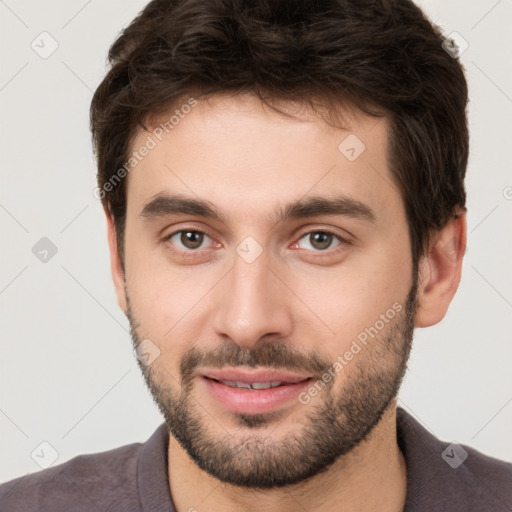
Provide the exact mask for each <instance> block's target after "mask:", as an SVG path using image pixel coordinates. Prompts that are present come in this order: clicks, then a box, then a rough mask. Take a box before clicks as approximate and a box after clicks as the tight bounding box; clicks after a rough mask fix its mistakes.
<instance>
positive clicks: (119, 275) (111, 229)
mask: <svg viewBox="0 0 512 512" xmlns="http://www.w3.org/2000/svg"><path fill="white" fill-rule="evenodd" d="M103 211H104V212H105V216H106V218H107V233H108V246H109V250H110V271H111V272H112V279H113V281H114V287H115V290H116V295H117V303H118V304H119V307H120V308H121V309H122V310H123V311H124V314H125V315H126V313H127V310H128V308H127V301H126V290H125V285H124V283H125V277H124V272H123V267H122V265H121V258H120V256H119V251H118V246H117V238H116V228H115V225H114V217H113V216H112V214H111V213H110V212H109V211H108V209H107V208H106V207H103Z"/></svg>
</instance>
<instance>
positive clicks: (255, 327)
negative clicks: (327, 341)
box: [214, 251, 293, 348]
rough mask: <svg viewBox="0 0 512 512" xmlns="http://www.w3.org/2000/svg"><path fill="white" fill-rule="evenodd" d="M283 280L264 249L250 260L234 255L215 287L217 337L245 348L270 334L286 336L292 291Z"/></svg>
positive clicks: (289, 329) (278, 336)
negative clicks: (222, 277) (270, 262)
mask: <svg viewBox="0 0 512 512" xmlns="http://www.w3.org/2000/svg"><path fill="white" fill-rule="evenodd" d="M283 281H285V280H284V279H283V277H282V276H279V274H278V272H276V271H275V270H273V269H272V268H270V266H269V261H268V258H267V257H266V255H265V251H264V252H263V253H262V254H261V255H260V256H259V257H258V258H257V259H256V260H255V261H253V262H252V263H248V262H246V261H245V260H244V259H243V258H242V257H240V256H239V255H238V254H235V256H234V263H233V267H232V269H231V271H230V272H229V273H228V275H227V276H226V277H225V278H224V279H223V280H222V281H221V283H219V286H217V287H216V294H217V296H216V297H215V302H216V304H217V307H216V313H215V320H214V328H215V333H216V334H217V336H219V337H223V338H228V339H230V340H231V341H233V342H234V343H237V344H238V345H240V346H241V347H246V348H251V347H254V346H255V345H257V344H258V341H259V340H261V339H262V338H264V337H268V336H270V335H272V336H273V337H276V338H278V339H279V338H287V337H289V336H290V335H291V329H292V315H291V310H290V307H289V306H290V303H291V301H292V298H293V293H292V292H291V291H290V290H289V289H288V288H287V287H286V285H285V284H284V283H283Z"/></svg>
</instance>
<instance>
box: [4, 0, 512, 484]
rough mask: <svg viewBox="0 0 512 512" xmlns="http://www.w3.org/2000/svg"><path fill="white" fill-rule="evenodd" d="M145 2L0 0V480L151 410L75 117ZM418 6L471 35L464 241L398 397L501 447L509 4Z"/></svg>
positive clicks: (430, 420) (112, 441)
mask: <svg viewBox="0 0 512 512" xmlns="http://www.w3.org/2000/svg"><path fill="white" fill-rule="evenodd" d="M145 3H146V2H144V1H136V0H103V1H99V0H89V1H83V0H72V1H71V0H67V1H66V2H64V1H60V2H59V1H55V2H35V1H26V2H19V1H18V2H16V1H15V0H6V1H0V34H1V36H0V38H1V45H0V62H1V68H0V108H1V116H0V123H1V128H0V143H1V153H0V155H1V163H0V169H1V187H0V230H1V247H2V251H1V266H0V343H1V360H0V361H1V366H0V432H1V434H0V461H1V464H0V481H6V480H9V479H11V478H14V477H17V476H21V475H23V474H26V473H29V472H33V471H37V470H39V469H40V466H39V465H38V464H37V463H36V462H35V460H37V457H36V456H34V455H33V456H31V454H34V453H36V454H37V453H42V451H43V452H44V453H45V455H44V457H43V459H41V462H40V463H42V464H50V463H52V464H53V465H55V464H59V463H61V462H65V461H66V460H69V459H70V458H72V457H74V456H75V455H78V454H81V453H93V452H98V451H104V450H108V449H111V448H115V447H117V446H120V445H123V444H127V443H131V442H139V441H145V440H146V439H147V438H148V437H149V436H150V435H151V433H152V432H153V431H154V429H155V428H156V427H157V426H158V425H159V424H160V423H161V422H162V421H163V420H162V418H161V416H160V413H159V412H158V410H157V407H156V405H154V404H153V402H152V399H151V397H150V395H149V392H148V391H147V390H146V387H145V384H144V381H143V379H142V377H141V375H140V373H139V370H138V367H137V364H136V360H135V357H134V354H133V352H132V349H131V339H130V336H129V329H128V321H127V319H126V318H125V317H124V315H123V313H122V311H120V309H119V308H118V306H117V303H116V299H115V294H114V288H113V284H112V280H111V276H110V268H109V255H108V247H107V241H106V228H105V221H104V217H103V212H102V209H101V206H100V203H99V201H98V200H97V199H96V198H95V197H94V196H93V189H94V187H95V172H96V170H95V163H94V160H93V155H92V149H91V143H90V133H89V128H88V121H89V120H88V108H89V103H90V100H91V97H92V92H93V91H94V89H95V88H96V87H97V85H98V84H99V82H100V81H101V79H102V78H103V76H104V73H105V59H106V54H107V50H108V48H109V46H110V44H111V43H112V42H113V41H114V38H115V37H116V35H117V34H118V33H119V31H120V30H121V29H122V28H123V27H124V26H126V25H127V24H128V23H129V22H130V21H131V19H132V18H133V17H134V16H135V15H136V14H137V13H138V11H139V10H140V9H142V7H143V6H144V5H145ZM421 5H422V6H423V7H424V8H425V9H426V11H427V13H428V14H429V15H430V16H431V17H432V19H433V20H434V21H435V22H436V23H437V24H439V25H440V26H441V27H442V28H443V31H444V33H445V35H448V34H450V33H451V32H453V31H456V32H458V33H459V34H460V35H461V36H462V37H463V38H464V39H465V40H466V41H467V43H468V45H469V46H468V48H467V50H466V51H465V52H464V53H463V54H462V56H461V60H462V62H463V64H464V66H465V68H466V73H467V78H468V81H469V86H470V109H469V112H470V125H471V157H470V162H469V168H468V177H467V189H468V210H469V213H468V233H469V238H468V247H467V252H466V256H465V263H464V268H463V275H462V282H461V285H460V287H459V291H458V293H457V295H456V297H455V299H454V301H453V303H452V305H451V307H450V310H449V311H448V314H447V316H446V317H445V319H444V320H443V321H442V322H441V323H440V324H438V325H437V326H434V327H430V328H427V329H417V330H416V334H415V341H414V347H413V352H412V356H411V360H410V363H409V372H408V374H407V377H406V380H405V382H404V385H403V388H402V391H401V393H400V405H401V406H402V407H404V408H405V409H407V410H409V411H410V412H411V413H412V414H413V415H414V416H415V417H416V418H418V419H419V420H420V421H421V422H422V423H423V424H424V425H425V426H426V427H427V428H428V429H429V430H430V431H431V432H432V433H433V434H435V435H436V436H438V437H440V438H441V439H444V440H446V441H447V442H451V441H455V442H459V443H462V444H469V445H471V446H473V447H475V448H477V449H479V450H481V451H482V452H484V453H486V454H489V455H492V456H495V457H498V458H502V459H506V460H509V461H512V442H511V437H510V432H512V372H511V362H512V344H511V335H510V333H511V330H512V315H511V312H512V291H511V290H512V286H511V285H512V272H511V270H510V262H511V261H512V237H511V233H512V230H511V224H512V215H511V210H512V200H511V198H512V175H511V172H510V169H511V165H510V164H511V160H512V156H511V141H512V136H511V135H512V134H511V114H512V99H511V98H512V77H511V68H510V62H511V61H512V55H511V53H512V31H511V30H510V19H512V0H500V1H496V0H489V1H487V0H480V1H472V2H468V1H467V0H465V1H463V0H458V1H449V2H447V1H446V0H424V1H423V2H421ZM44 31H46V32H48V33H49V34H50V35H49V36H48V35H43V36H41V35H40V34H41V33H42V32H44ZM41 38H44V42H43V43H41ZM33 41H34V43H32V42H33ZM54 41H56V42H54ZM31 44H32V45H33V46H35V47H36V48H38V51H39V52H42V51H43V50H44V51H50V50H51V49H52V46H51V45H52V44H54V45H55V44H58V48H57V49H56V50H55V51H54V53H53V54H51V55H50V56H47V58H42V57H41V56H40V53H36V51H34V49H33V47H32V46H31ZM37 45H38V46H37ZM43 237H47V238H48V239H49V240H51V242H52V243H53V244H54V245H55V247H56V249H57V252H56V254H54V255H53V256H52V255H51V252H50V253H48V256H47V259H48V261H46V262H42V261H40V260H39V259H38V258H37V257H36V256H35V255H34V253H33V250H32V249H33V247H34V246H35V245H36V244H37V243H38V242H39V241H40V239H41V238H43ZM39 243H44V242H39ZM46 243H47V242H46ZM36 247H38V246H36ZM36 252H37V251H36ZM41 442H46V443H49V444H50V445H51V446H52V447H53V449H54V450H55V452H56V455H57V456H58V458H57V459H56V460H55V461H53V460H52V455H53V454H54V452H53V451H52V448H49V447H48V445H41V444H40V443H41ZM41 450H42V451H41ZM440 456H441V454H440Z"/></svg>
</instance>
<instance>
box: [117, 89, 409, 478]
mask: <svg viewBox="0 0 512 512" xmlns="http://www.w3.org/2000/svg"><path fill="white" fill-rule="evenodd" d="M185 111H186V115H185V114H183V113H182V116H179V122H178V123H176V124H173V128H172V130H168V131H169V133H165V131H164V132H163V133H160V132H161V131H162V130H160V131H159V130H158V129H157V130H156V131H155V132H154V133H149V134H148V132H140V133H139V134H138V137H137V139H136V140H135V142H134V144H133V150H137V149H140V148H141V147H142V146H144V145H146V147H149V146H152V147H151V148H150V149H149V151H147V152H146V151H144V153H147V154H146V155H145V156H144V158H142V159H141V161H140V163H138V164H137V166H136V167H134V168H133V169H132V170H131V171H130V174H129V176H128V182H127V218H126V228H125V229H126V230H125V271H126V274H125V279H126V280H125V283H124V290H123V292H122V294H120V295H121V296H122V298H121V299H120V302H121V305H122V306H123V309H125V311H126V313H127V315H128V318H129V320H130V324H131V327H132V337H133V341H134V344H135V346H136V347H137V349H138V351H139V353H141V354H142V353H144V354H146V355H144V356H142V357H141V358H140V360H139V365H140V368H141V370H142V373H143V376H144V378H145V380H146V383H147V385H148V387H149V389H150V391H151V393H152V395H153V397H154V400H155V402H156V403H157V405H158V407H159V408H160V410H161V412H162V414H163V415H164V417H165V420H166V423H167V425H168V428H169V430H170V432H171V434H172V435H173V436H174V438H175V439H176V440H177V441H178V442H179V443H180V444H181V446H182V447H183V448H184V449H185V450H186V452H187V453H188V454H189V456H190V457H191V458H192V459H193V460H194V461H195V462H196V463H197V465H198V466H199V467H200V468H202V469H203V470H205V471H207V472H208V473H209V474H211V475H212V476H214V477H215V478H217V479H219V480H221V481H224V482H228V483H231V484H234V485H239V486H245V487H254V488H269V487H278V486H283V485H287V484H292V483H297V482H300V481H302V480H304V479H306V478H309V477H311V476H313V475H315V474H317V473H319V472H321V471H323V470H325V469H326V468H328V467H329V465H331V464H332V463H333V462H334V461H335V460H337V459H338V458H339V457H341V456H343V455H344V454H347V453H348V452H350V451H351V450H352V449H353V448H354V447H355V446H357V445H358V444H359V443H362V442H364V441H365V439H367V437H368V434H369V433H370V432H371V430H372V428H373V427H374V426H375V425H376V424H377V423H378V422H379V420H380V419H381V417H382V414H383V412H384V411H385V410H386V409H388V408H389V407H390V405H392V403H393V399H394V397H395V396H396V394H397V391H398V388H399V385H400V382H401V379H402V376H403V373H404V370H405V364H406V361H407V358H408V354H409V349H410V345H411V341H412V336H413V328H414V314H415V310H416V298H417V296H416V289H417V288H416V286H417V279H416V278H417V276H416V275H413V271H412V270H413V269H412V259H411V250H410V243H409V238H408V234H407V233H408V230H407V222H406V217H405V211H404V207H403V202H402V199H401V197H400V194H399V192H398V190H397V187H396V186H395V185H394V182H393V179H392V177H391V172H390V170H389V165H388V162H387V151H386V148H387V137H388V125H387V123H386V121H385V120H377V119H375V118H371V117H367V116H365V115H363V114H361V113H358V112H355V111H352V112H350V111H349V110H346V111H345V112H344V129H341V128H332V127H329V126H328V125H327V124H325V122H324V121H322V120H321V119H320V118H319V117H318V116H316V115H315V114H314V113H311V112H309V113H308V112H306V111H302V112H301V115H300V116H299V117H300V119H292V118H285V117H283V116H281V115H280V114H278V113H276V112H274V111H271V110H269V109H268V108H265V107H263V106H262V105H261V103H259V101H258V100H257V99H254V98H252V97H250V96H240V97H238V98H228V97H225V96H224V97H223V96H217V97H215V98H213V99H210V100H209V101H207V102H206V101H197V102H196V105H195V106H194V107H193V108H190V109H184V110H183V112H185ZM295 115H297V112H295ZM148 135H150V136H151V138H152V140H153V142H154V144H153V143H151V142H149V139H148ZM349 135H350V137H349V138H348V139H347V136H349ZM356 137H357V138H356ZM159 139H161V140H159ZM361 142H362V143H363V144H364V146H365V147H363V146H362V145H361ZM141 153H142V152H141ZM171 196H172V197H171ZM177 199H179V201H178V200H177ZM192 201H194V202H192ZM268 386H271V387H270V388H269V387H268Z"/></svg>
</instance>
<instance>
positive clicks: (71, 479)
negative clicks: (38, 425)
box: [0, 443, 142, 512]
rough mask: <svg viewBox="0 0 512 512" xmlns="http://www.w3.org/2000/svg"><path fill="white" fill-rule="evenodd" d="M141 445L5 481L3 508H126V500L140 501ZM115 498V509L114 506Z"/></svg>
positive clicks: (74, 511) (73, 511)
mask: <svg viewBox="0 0 512 512" xmlns="http://www.w3.org/2000/svg"><path fill="white" fill-rule="evenodd" d="M141 446H142V443H133V444H129V445H125V446H120V447H118V448H115V449H112V450H108V451H104V452H100V453H92V454H85V455H78V456H76V457H74V458H72V459H70V460H69V461H67V462H64V463H62V464H59V465H57V466H53V467H50V468H47V469H44V470H41V471H38V472H35V473H30V474H28V475H25V476H21V477H18V478H15V479H13V480H10V481H8V482H5V483H3V484H1V485H0V510H6V511H7V510H8V511H9V512H17V511H20V512H21V511H23V512H32V511H34V512H35V511H38V512H42V511H50V510H51V511H52V512H58V511H66V512H78V511H86V510H87V511H90V510H104V511H105V512H106V511H107V510H122V508H119V507H120V506H122V505H123V504H124V505H126V506H129V505H130V504H131V503H132V502H136V503H138V497H137V486H136V479H137V462H138V457H139V453H140V450H141ZM121 491H122V492H121ZM120 496H123V498H122V503H120V502H119V497H120ZM114 500H115V501H116V503H115V509H114V508H111V507H112V504H113V501H114ZM132 510H133V508H132Z"/></svg>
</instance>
